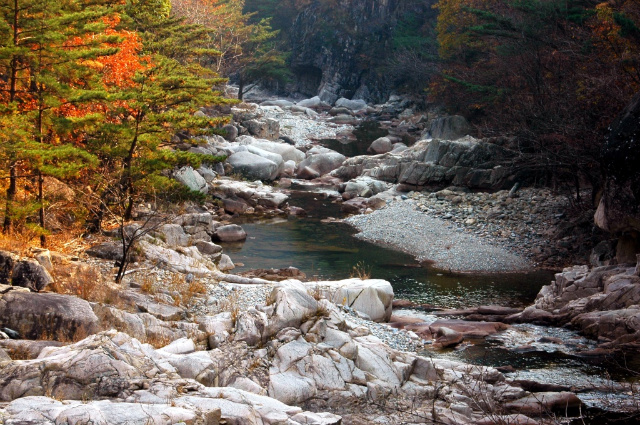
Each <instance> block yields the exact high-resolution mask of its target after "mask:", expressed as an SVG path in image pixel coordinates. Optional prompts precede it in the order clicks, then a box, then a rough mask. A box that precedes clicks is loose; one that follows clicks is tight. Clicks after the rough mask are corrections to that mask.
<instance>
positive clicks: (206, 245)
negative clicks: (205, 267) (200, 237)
mask: <svg viewBox="0 0 640 425" xmlns="http://www.w3.org/2000/svg"><path fill="white" fill-rule="evenodd" d="M196 248H198V251H200V253H201V254H202V255H206V256H208V257H209V258H211V259H212V260H216V259H218V258H219V257H220V255H221V253H222V247H221V246H220V245H216V244H214V243H213V242H206V241H197V242H196Z"/></svg>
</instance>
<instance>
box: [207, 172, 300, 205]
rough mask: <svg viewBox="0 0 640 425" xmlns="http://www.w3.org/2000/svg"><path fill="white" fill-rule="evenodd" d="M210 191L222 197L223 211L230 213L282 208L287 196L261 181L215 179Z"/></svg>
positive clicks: (285, 203)
mask: <svg viewBox="0 0 640 425" xmlns="http://www.w3.org/2000/svg"><path fill="white" fill-rule="evenodd" d="M211 191H212V192H213V193H215V195H216V196H217V197H219V198H220V199H222V203H223V206H224V209H225V211H227V212H228V213H231V214H249V213H254V212H264V211H267V210H273V209H284V208H286V206H287V201H288V199H289V197H288V196H287V195H286V194H285V193H282V192H278V191H276V190H274V189H273V188H272V187H271V186H268V185H264V184H262V182H260V181H257V182H243V181H234V180H229V179H220V180H217V181H216V182H215V184H214V186H213V187H212V189H211Z"/></svg>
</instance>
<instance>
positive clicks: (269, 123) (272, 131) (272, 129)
mask: <svg viewBox="0 0 640 425" xmlns="http://www.w3.org/2000/svg"><path fill="white" fill-rule="evenodd" d="M242 125H244V126H245V127H246V128H247V130H249V133H250V134H252V135H254V136H256V137H259V138H261V139H268V140H277V139H278V137H280V123H279V122H278V121H276V120H274V119H271V118H263V119H259V120H258V119H254V120H248V121H243V123H242Z"/></svg>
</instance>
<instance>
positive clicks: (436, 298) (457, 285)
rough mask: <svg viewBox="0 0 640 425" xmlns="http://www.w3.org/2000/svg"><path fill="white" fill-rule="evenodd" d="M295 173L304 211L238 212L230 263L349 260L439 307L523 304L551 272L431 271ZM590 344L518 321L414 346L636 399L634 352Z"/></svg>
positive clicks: (344, 265)
mask: <svg viewBox="0 0 640 425" xmlns="http://www.w3.org/2000/svg"><path fill="white" fill-rule="evenodd" d="M301 183H302V182H296V183H294V185H293V186H292V189H291V193H290V200H289V204H290V205H295V206H299V207H302V208H304V209H305V210H306V211H307V212H308V214H309V215H308V216H306V217H301V218H298V217H290V218H282V217H279V218H271V219H259V220H257V221H256V220H255V219H253V220H250V221H248V220H243V221H238V223H239V224H241V225H242V227H243V228H244V229H245V231H246V232H247V234H248V238H247V240H246V241H245V242H244V243H241V244H229V243H227V244H223V246H224V250H225V252H226V253H227V254H228V255H229V256H230V257H231V259H232V260H233V262H234V263H241V264H242V265H241V266H239V267H237V268H236V269H235V271H243V270H250V269H256V268H283V267H288V266H293V267H296V268H298V269H300V270H301V271H302V272H304V273H305V274H306V275H307V279H309V280H339V279H345V278H348V277H350V276H351V275H353V274H354V267H356V268H357V269H358V270H359V271H363V270H364V271H365V272H366V273H367V274H369V275H370V276H371V277H372V278H376V279H385V280H388V281H389V282H390V283H391V284H392V286H393V288H394V293H395V297H396V298H406V299H409V300H411V301H414V302H416V303H420V304H425V305H428V306H433V307H434V308H445V309H449V308H464V307H474V306H479V305H488V304H494V305H501V306H508V307H524V306H526V305H529V304H531V303H532V302H533V300H534V299H535V297H536V295H537V293H538V291H539V290H540V288H541V287H542V286H543V285H546V284H547V283H549V282H550V281H551V280H552V279H553V273H551V272H548V271H536V272H529V273H513V274H490V275H471V274H457V275H449V274H443V273H439V272H435V271H432V270H430V269H429V268H427V267H424V266H423V265H421V264H419V263H418V262H417V261H416V260H415V259H414V258H413V257H412V256H411V255H409V254H406V253H403V252H400V251H396V250H392V249H389V248H385V247H382V246H379V245H375V244H373V243H370V242H366V241H363V240H360V239H358V238H356V237H354V235H355V233H356V231H355V229H353V228H352V227H351V226H349V225H347V224H344V223H341V222H330V221H327V220H325V219H327V218H329V217H333V218H342V217H343V214H342V213H341V212H340V204H339V203H334V202H333V201H332V199H333V198H332V196H331V195H335V194H336V193H337V192H333V191H332V190H331V189H323V188H318V187H309V186H305V185H303V184H301ZM398 313H399V314H405V315H406V314H408V315H413V316H418V317H420V318H421V319H423V320H424V321H425V322H427V323H429V322H433V321H435V320H437V318H438V317H436V316H435V315H433V314H432V313H430V312H429V309H428V308H427V309H424V310H409V311H404V310H403V311H399V312H398ZM595 345H596V344H595V343H594V342H593V341H590V340H588V339H586V338H583V337H581V336H580V335H578V334H577V333H575V332H573V331H570V330H568V329H564V328H552V327H543V326H535V325H530V324H521V325H514V326H513V327H511V328H510V329H509V330H507V331H504V332H501V333H499V334H497V335H494V336H492V337H489V338H487V339H486V340H479V341H472V342H466V341H465V342H464V343H463V344H461V345H460V346H458V347H456V349H453V350H444V351H433V350H428V349H426V350H425V351H424V352H422V353H421V354H423V355H425V356H431V357H438V358H447V359H451V360H458V361H463V362H467V363H471V364H479V365H486V366H505V365H511V366H513V367H514V368H515V369H516V372H513V373H508V374H506V375H507V376H508V377H509V378H512V379H525V380H533V381H538V382H543V383H549V384H557V385H565V386H570V387H573V390H574V391H576V392H577V393H579V394H578V395H579V397H580V398H581V399H582V400H583V402H584V403H585V404H587V406H589V407H590V408H592V409H595V410H596V411H598V409H604V410H616V409H612V406H619V405H621V404H629V403H636V402H637V396H634V395H630V393H629V392H628V391H629V390H628V388H627V386H628V381H630V380H636V378H635V377H633V376H630V373H629V369H634V370H640V364H638V362H637V359H626V361H627V364H626V365H624V366H622V365H620V364H614V363H610V364H609V363H607V364H605V363H603V361H602V359H601V358H598V359H590V358H587V357H581V356H580V354H579V352H580V351H581V350H585V349H590V348H595ZM427 347H428V346H427ZM590 411H591V412H593V410H590ZM612 419H614V417H613V416H612V415H611V414H610V413H607V414H606V415H605V417H600V418H596V419H590V420H588V421H586V420H585V422H584V423H588V424H592V425H596V424H601V423H602V424H603V423H608V421H609V420H612ZM574 423H576V424H577V423H583V421H582V419H579V420H578V421H577V422H574ZM617 423H629V424H631V423H636V422H634V421H633V420H632V422H628V421H626V422H625V421H623V422H617Z"/></svg>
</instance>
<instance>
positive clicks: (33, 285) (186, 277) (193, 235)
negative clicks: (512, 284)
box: [0, 99, 640, 425]
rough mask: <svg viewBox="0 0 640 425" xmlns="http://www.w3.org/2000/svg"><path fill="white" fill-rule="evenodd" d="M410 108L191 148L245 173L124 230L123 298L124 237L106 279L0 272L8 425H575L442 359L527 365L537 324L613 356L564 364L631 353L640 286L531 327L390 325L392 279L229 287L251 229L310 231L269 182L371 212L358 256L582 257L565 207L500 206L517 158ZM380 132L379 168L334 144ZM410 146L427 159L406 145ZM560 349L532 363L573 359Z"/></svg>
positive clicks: (364, 108)
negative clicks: (246, 221) (254, 221)
mask: <svg viewBox="0 0 640 425" xmlns="http://www.w3.org/2000/svg"><path fill="white" fill-rule="evenodd" d="M407 106H408V105H406V104H405V103H404V102H402V100H401V99H394V100H393V101H391V100H390V102H388V103H387V104H386V105H376V106H374V107H371V106H368V105H366V104H364V102H362V101H352V100H347V99H341V100H339V101H338V102H336V105H326V104H324V103H323V102H321V101H320V100H319V99H307V100H305V101H303V102H299V103H298V104H297V105H294V104H293V103H292V102H289V101H272V102H269V103H265V104H263V105H261V106H257V105H250V104H249V105H241V106H240V107H238V108H234V110H233V113H234V118H235V119H236V123H235V124H234V126H232V127H233V129H231V128H229V132H228V134H227V136H228V137H227V139H226V140H225V139H222V138H221V137H212V138H208V139H204V140H203V139H198V140H193V141H184V143H183V144H182V145H181V146H180V148H181V149H183V150H187V151H192V152H198V153H209V154H218V155H219V154H224V155H226V156H228V160H227V163H226V164H225V165H224V166H221V165H208V164H204V165H203V167H202V168H200V169H199V170H193V169H188V168H184V169H181V170H176V172H175V175H174V176H175V178H176V179H177V180H179V181H181V182H182V183H183V184H185V185H186V186H188V187H190V188H191V189H193V190H198V191H200V192H201V193H203V194H206V195H208V196H210V197H213V198H214V199H215V201H209V202H208V203H205V204H204V205H199V206H194V205H192V206H187V207H185V209H186V210H187V213H186V214H181V215H167V216H165V217H163V218H162V219H161V220H159V221H158V220H155V221H154V222H153V223H155V224H153V226H154V227H153V229H145V228H144V226H145V225H147V224H148V223H150V222H149V221H145V217H148V216H149V215H152V216H153V215H154V214H156V213H155V212H153V211H146V210H145V209H144V208H141V209H140V210H139V211H138V215H137V217H138V218H139V219H140V221H139V222H138V223H131V224H129V225H128V226H127V227H126V229H125V232H124V234H125V235H136V234H137V235H138V236H139V238H138V239H137V248H136V249H135V253H134V254H135V255H134V256H133V257H131V258H127V259H126V260H127V261H130V262H131V265H130V270H129V272H128V274H127V275H126V276H125V278H124V280H123V283H122V284H121V285H120V286H117V285H113V284H112V283H111V282H110V281H111V278H112V276H113V273H114V267H113V266H114V262H118V263H119V262H121V261H123V256H122V254H121V252H119V250H118V247H119V246H120V245H118V243H117V242H116V241H114V240H111V239H109V238H108V237H107V238H100V239H98V240H95V241H92V242H93V243H92V245H93V246H92V247H91V249H89V250H87V254H89V255H91V256H94V257H99V258H100V259H88V258H87V257H85V256H84V255H83V256H82V257H70V256H65V255H63V254H58V253H50V252H47V251H46V250H33V251H31V252H30V253H29V254H28V257H29V258H26V257H24V255H23V256H20V255H17V254H16V253H10V252H1V253H0V266H1V267H0V329H1V330H2V332H0V338H2V340H1V341H0V366H1V367H0V423H5V424H7V425H9V424H12V425H18V424H24V423H44V424H58V423H66V424H69V425H72V424H73V425H75V424H83V423H88V422H91V423H95V424H105V425H106V424H125V423H126V424H138V423H140V424H146V423H155V424H174V423H185V424H193V425H197V424H206V425H215V424H238V425H245V424H247V425H254V424H255V425H257V424H281V423H287V424H290V425H296V424H318V425H322V424H339V423H346V424H365V423H388V424H394V423H439V424H440V423H445V424H486V425H489V424H503V423H519V424H538V423H548V422H549V421H553V420H554V418H555V416H554V414H556V413H557V414H560V415H567V414H568V415H576V416H579V415H580V410H579V409H580V408H581V407H583V402H584V400H581V398H580V394H576V391H578V390H579V391H584V390H585V389H588V388H586V387H584V386H583V387H580V388H574V387H572V386H571V385H559V384H557V383H554V384H553V385H549V383H548V382H534V381H532V380H521V379H517V377H514V375H513V373H514V372H517V370H516V369H515V368H514V367H513V366H510V365H500V366H504V367H502V368H501V370H498V369H496V368H494V367H487V366H480V365H477V364H472V363H471V362H461V361H455V360H452V359H451V358H448V357H447V356H446V350H448V349H452V348H454V349H456V350H465V349H467V348H469V347H472V346H473V344H474V343H476V342H478V341H484V340H487V341H489V339H487V338H490V340H491V341H493V342H498V343H499V341H501V338H502V340H503V341H507V342H503V343H502V344H503V346H504V347H506V349H509V350H512V351H514V352H517V351H518V350H519V349H521V346H517V345H515V344H512V345H513V347H512V346H510V345H509V344H510V342H509V341H511V340H512V339H513V337H512V335H520V334H524V335H526V334H527V331H526V330H524V329H523V328H520V327H517V326H521V325H514V323H530V322H534V323H538V324H543V325H554V326H557V325H573V326H577V327H578V328H580V329H581V330H582V331H583V332H584V333H586V334H587V335H589V336H592V337H595V338H597V341H598V343H599V346H597V347H596V346H594V345H593V344H591V343H585V342H584V341H583V340H581V339H579V338H577V337H576V338H573V337H572V336H571V335H573V334H571V333H569V332H568V331H567V333H557V334H558V335H563V336H565V337H566V338H567V339H568V340H571V341H577V342H575V347H574V348H575V349H574V350H573V351H567V352H566V353H564V352H563V353H564V354H563V355H568V356H575V357H578V356H580V355H587V356H592V357H594V356H595V357H596V358H599V357H598V356H602V355H604V354H607V355H611V354H616V353H619V352H620V351H621V350H622V351H623V352H624V350H635V349H637V346H638V344H637V339H638V335H640V330H638V326H636V324H637V322H638V320H637V316H638V314H639V313H638V309H637V303H638V302H640V301H639V300H640V298H639V297H638V293H640V291H638V287H640V283H639V282H638V273H639V272H638V266H633V265H627V266H609V267H604V268H599V269H594V270H590V269H589V268H588V267H578V268H571V269H566V270H565V271H564V272H563V273H561V274H558V275H556V279H555V281H554V282H553V283H552V285H549V286H546V287H544V288H543V289H542V290H541V292H540V294H539V296H538V298H537V300H536V301H535V304H534V305H532V306H530V307H527V308H526V309H524V310H521V309H513V308H509V307H505V306H478V307H474V308H470V309H465V310H460V311H440V312H438V311H436V312H434V313H433V314H431V315H429V317H428V318H425V317H424V315H423V314H424V312H422V311H421V310H418V311H417V312H414V313H413V316H411V315H409V314H406V313H405V315H404V316H403V315H401V314H394V312H393V308H394V307H393V306H394V292H393V288H392V287H391V284H390V283H389V282H387V281H384V280H380V279H375V276H373V279H370V278H368V277H366V276H363V279H359V278H350V279H344V280H336V281H313V280H312V281H305V279H302V278H300V279H291V278H289V279H286V280H284V281H282V282H279V283H276V282H272V281H267V280H264V279H262V278H256V277H249V276H241V275H234V274H228V272H229V271H231V270H233V268H234V264H233V262H232V261H231V260H230V258H229V257H228V256H227V255H226V253H224V252H223V248H222V247H221V246H220V245H218V244H217V242H235V243H241V242H242V241H243V240H245V239H246V238H247V237H248V235H247V233H246V232H245V231H244V229H242V227H241V226H239V225H237V224H233V223H231V222H230V221H229V220H230V219H231V218H233V216H238V215H244V216H247V217H252V216H262V215H289V216H303V215H304V211H301V209H300V208H296V206H295V205H290V204H289V196H288V194H287V192H286V190H283V189H282V188H280V189H277V188H274V187H272V186H270V185H268V184H266V182H270V181H272V180H274V179H275V180H278V179H280V181H281V183H282V184H281V186H282V187H286V186H287V184H286V183H285V182H286V180H285V178H290V177H297V178H300V179H305V180H308V181H309V183H310V184H312V185H318V186H321V185H322V186H325V187H326V186H327V185H328V186H329V187H330V188H331V190H332V192H331V193H332V196H331V197H332V199H333V200H334V201H335V202H341V203H342V207H343V210H344V211H347V212H352V213H357V214H356V215H354V216H353V217H352V218H350V219H348V220H347V221H348V222H349V223H351V224H352V225H354V226H356V227H357V228H358V229H360V230H361V232H362V237H364V238H367V239H369V240H372V241H375V242H377V243H384V244H389V245H392V246H394V247H396V248H398V249H401V250H404V251H407V252H410V253H412V254H414V255H416V256H418V257H419V258H420V259H422V260H425V261H429V262H433V263H435V267H438V268H440V269H446V270H452V271H461V272H475V273H484V272H508V271H514V270H528V269H531V268H534V267H539V266H541V265H543V266H558V265H560V264H562V263H563V262H565V261H573V260H574V258H578V257H579V256H581V255H582V256H584V253H585V252H584V251H585V250H583V249H582V245H583V244H584V242H585V241H586V239H585V238H586V236H585V226H584V225H583V223H582V221H580V220H577V221H571V220H567V215H566V212H565V211H566V209H567V207H568V204H567V202H566V200H564V199H563V198H562V197H560V196H557V195H554V194H552V193H551V192H549V191H548V190H545V189H530V188H524V189H521V190H520V191H516V190H513V191H511V192H507V191H506V190H501V189H505V186H508V187H511V186H513V183H514V181H515V180H517V179H519V178H521V177H522V176H520V175H518V174H517V173H512V172H511V171H510V170H508V169H505V168H504V167H503V166H502V165H495V164H489V165H487V162H486V161H487V155H489V156H490V155H491V154H492V153H498V154H500V155H501V156H502V157H503V158H508V157H509V155H510V154H511V152H510V146H509V142H508V140H507V141H505V140H475V139H472V138H465V139H464V140H461V141H456V140H449V139H455V138H456V137H457V136H460V135H457V136H456V135H455V134H452V131H453V130H455V129H454V127H455V128H464V126H461V125H459V124H460V123H459V122H457V123H456V125H455V126H452V125H448V124H446V120H445V121H439V122H432V123H431V124H429V123H428V122H427V121H426V120H425V119H423V118H424V117H419V116H417V115H416V114H414V113H413V111H412V110H411V108H408V107H407ZM394 111H395V112H394ZM394 113H395V116H394ZM376 114H378V115H377V116H378V117H381V116H382V115H381V114H384V115H385V118H384V119H385V121H384V123H383V125H384V126H385V127H386V128H387V129H388V130H389V131H388V132H389V134H388V135H387V136H384V137H381V138H379V139H377V140H376V141H374V143H372V152H371V153H373V154H374V155H366V156H362V157H355V158H350V159H347V158H345V157H344V155H341V154H339V153H337V152H334V151H331V150H330V149H327V148H326V147H322V146H318V145H317V144H316V142H317V141H318V140H320V139H323V138H337V139H338V140H343V141H344V142H349V140H352V136H353V135H352V134H351V135H350V134H349V133H352V132H353V129H354V127H353V126H354V125H357V124H358V122H359V121H360V120H361V119H363V118H365V117H367V116H369V117H371V116H376ZM450 121H455V120H450ZM422 130H426V133H424V134H420V133H422ZM234 132H235V133H234ZM281 136H282V137H281ZM445 136H446V137H447V139H444V137H445ZM437 137H442V138H443V139H442V140H441V139H437ZM412 138H415V139H418V138H421V140H420V141H419V142H418V143H416V144H415V145H413V146H410V147H408V146H407V145H406V144H405V143H404V142H405V141H406V142H409V143H410V141H412ZM381 139H384V140H381ZM451 170H454V171H451ZM229 173H231V174H234V177H241V176H244V178H245V179H249V180H250V181H237V179H234V178H229V177H228V176H224V174H229ZM258 178H259V179H260V180H256V179H258ZM514 179H515V180H514ZM460 183H466V184H467V188H464V187H462V186H461V185H460ZM469 188H470V189H469ZM479 189H484V190H485V191H484V192H479ZM156 218H157V217H156ZM302 219H304V218H302ZM145 223H147V224H145ZM158 223H159V224H158ZM116 230H117V229H116ZM589 230H590V229H586V233H587V234H588V233H589V232H588V231H589ZM136 232H141V233H136ZM117 234H120V232H111V233H109V232H107V235H117ZM128 237H129V236H128ZM550 237H551V238H556V241H554V242H553V243H549V242H547V241H548V239H549V238H550ZM23 254H24V253H23ZM571 255H575V257H572V256H571ZM605 257H606V256H605ZM568 259H569V260H568ZM600 259H602V260H604V261H608V260H607V259H606V258H604V257H603V258H600ZM286 266H288V265H287V264H283V265H282V267H286ZM277 274H278V272H276V271H273V272H271V273H266V274H260V275H261V276H271V275H274V276H275V275H277ZM345 277H346V276H345ZM401 305H404V306H405V307H406V306H410V307H416V306H413V305H411V304H410V303H408V304H407V303H396V307H400V306H401ZM417 307H418V308H419V309H420V308H422V309H424V308H425V306H417ZM428 307H429V309H431V310H434V308H433V307H434V306H428ZM435 310H437V308H436V309H435ZM396 313H398V312H397V311H396ZM539 333H540V332H539ZM530 334H531V333H530ZM510 335H511V337H510ZM567 335H569V337H567ZM510 338H511V339H510ZM553 338H554V337H547V338H545V337H539V338H538V337H536V340H535V341H531V344H530V346H531V347H533V348H532V349H535V347H537V346H540V344H542V345H541V346H548V345H549V344H555V345H557V346H561V345H562V344H563V341H562V340H561V339H562V338H555V339H553ZM536 344H538V345H536ZM544 344H547V345H544ZM442 350H445V351H442ZM559 352H562V351H561V350H560V351H559ZM430 353H432V354H430ZM443 353H445V355H441V354H443ZM614 387H615V389H616V391H618V390H620V391H622V390H624V391H630V392H631V394H632V396H630V399H631V402H629V403H626V404H624V405H622V406H619V407H618V408H612V410H619V411H624V412H629V411H631V412H632V413H631V414H633V412H634V411H633V405H634V403H633V400H634V399H633V394H634V393H635V392H636V391H637V388H636V387H635V386H634V385H633V384H631V385H630V386H629V385H622V384H620V385H615V386H614ZM599 390H602V391H603V392H606V389H605V388H604V386H602V388H599ZM585 400H586V398H585ZM636 407H637V406H636Z"/></svg>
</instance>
